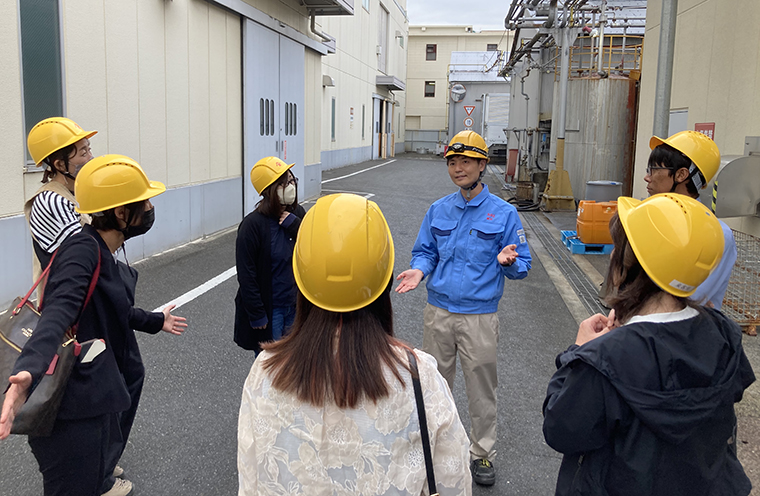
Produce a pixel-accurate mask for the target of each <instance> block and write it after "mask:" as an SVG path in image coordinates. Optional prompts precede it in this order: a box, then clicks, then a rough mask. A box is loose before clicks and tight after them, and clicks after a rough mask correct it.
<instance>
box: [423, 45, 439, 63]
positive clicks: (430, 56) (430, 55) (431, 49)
mask: <svg viewBox="0 0 760 496" xmlns="http://www.w3.org/2000/svg"><path fill="white" fill-rule="evenodd" d="M437 52H438V45H426V46H425V60H435V58H436V54H437Z"/></svg>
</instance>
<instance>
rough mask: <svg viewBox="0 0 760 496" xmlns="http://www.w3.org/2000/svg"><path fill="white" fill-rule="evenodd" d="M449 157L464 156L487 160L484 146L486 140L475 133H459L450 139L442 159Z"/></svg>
mask: <svg viewBox="0 0 760 496" xmlns="http://www.w3.org/2000/svg"><path fill="white" fill-rule="evenodd" d="M450 155H465V156H467V157H472V158H478V159H481V158H483V159H486V160H488V145H486V140H484V139H483V137H482V136H481V135H479V134H478V133H476V132H475V131H460V132H458V133H457V134H455V135H454V137H453V138H451V141H450V142H449V146H448V148H447V149H446V155H444V157H446V158H448V157H449V156H450Z"/></svg>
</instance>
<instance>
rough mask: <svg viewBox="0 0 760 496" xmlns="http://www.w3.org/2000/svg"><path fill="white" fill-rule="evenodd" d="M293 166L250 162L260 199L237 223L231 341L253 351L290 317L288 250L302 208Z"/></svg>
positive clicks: (292, 294) (270, 160)
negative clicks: (232, 338)
mask: <svg viewBox="0 0 760 496" xmlns="http://www.w3.org/2000/svg"><path fill="white" fill-rule="evenodd" d="M294 165H295V164H290V165H288V164H286V163H285V162H283V161H282V160H280V159H279V158H277V157H266V158H263V159H261V160H259V161H258V162H257V163H256V165H254V166H253V169H251V182H252V183H253V187H254V188H255V189H256V192H257V193H259V194H260V195H261V197H262V198H261V201H260V202H259V204H258V205H257V206H256V210H254V211H253V212H251V213H250V214H248V215H247V216H246V217H245V218H244V219H243V222H241V223H240V226H239V227H238V235H237V242H236V250H235V260H236V265H237V278H238V284H239V285H240V287H239V288H238V292H237V295H236V296H235V342H236V343H237V344H238V346H240V347H241V348H244V349H246V350H254V351H255V352H256V354H258V353H259V351H261V347H260V344H261V343H263V342H266V341H271V340H277V339H279V338H281V337H282V336H283V334H284V332H285V331H286V330H287V329H288V328H289V327H290V326H291V324H292V323H293V318H294V317H295V311H296V291H297V289H296V283H295V279H294V277H293V248H294V247H295V241H296V237H297V235H298V228H299V226H300V225H301V219H303V216H304V215H305V214H306V212H305V211H304V209H303V207H302V206H300V205H299V204H298V194H297V189H298V188H297V186H298V179H297V178H296V177H295V176H294V175H293V173H292V172H291V171H290V168H291V167H293V166H294Z"/></svg>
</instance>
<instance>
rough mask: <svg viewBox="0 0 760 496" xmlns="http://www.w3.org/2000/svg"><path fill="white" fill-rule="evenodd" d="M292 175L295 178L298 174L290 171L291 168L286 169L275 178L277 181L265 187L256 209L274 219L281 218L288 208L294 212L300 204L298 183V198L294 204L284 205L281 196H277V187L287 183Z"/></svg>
mask: <svg viewBox="0 0 760 496" xmlns="http://www.w3.org/2000/svg"><path fill="white" fill-rule="evenodd" d="M291 177H292V178H294V179H295V177H296V176H295V174H293V173H292V172H290V170H286V171H285V172H284V173H283V174H282V175H281V176H280V177H278V178H277V179H276V180H275V182H273V183H272V184H270V185H269V186H267V187H266V188H264V191H262V192H261V201H259V203H258V205H256V210H257V211H258V212H259V213H261V214H263V215H265V216H267V217H270V218H272V219H275V220H279V218H280V216H281V215H282V213H283V212H284V211H286V210H287V211H288V212H293V210H295V208H296V205H298V186H297V183H296V199H295V201H294V202H293V204H292V205H283V204H282V203H280V198H279V197H278V196H277V188H279V187H280V186H282V185H283V184H285V183H287V182H288V181H289V180H290V178H291Z"/></svg>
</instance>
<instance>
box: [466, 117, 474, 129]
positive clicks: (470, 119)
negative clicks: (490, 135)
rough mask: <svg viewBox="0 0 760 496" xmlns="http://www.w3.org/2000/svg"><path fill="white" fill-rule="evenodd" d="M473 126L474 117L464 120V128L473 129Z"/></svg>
mask: <svg viewBox="0 0 760 496" xmlns="http://www.w3.org/2000/svg"><path fill="white" fill-rule="evenodd" d="M472 124H473V122H472V117H466V118H465V119H464V127H466V128H470V127H472Z"/></svg>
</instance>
